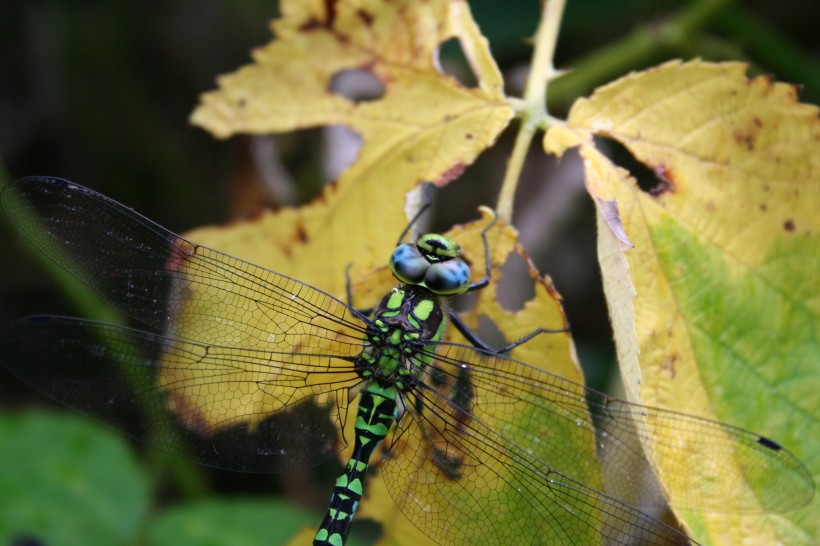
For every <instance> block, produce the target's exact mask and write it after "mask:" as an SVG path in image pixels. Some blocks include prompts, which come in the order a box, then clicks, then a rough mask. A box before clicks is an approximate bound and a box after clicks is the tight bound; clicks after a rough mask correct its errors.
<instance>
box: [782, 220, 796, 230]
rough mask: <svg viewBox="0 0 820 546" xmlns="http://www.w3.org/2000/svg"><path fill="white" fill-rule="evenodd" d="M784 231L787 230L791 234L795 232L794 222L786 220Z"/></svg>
mask: <svg viewBox="0 0 820 546" xmlns="http://www.w3.org/2000/svg"><path fill="white" fill-rule="evenodd" d="M783 229H785V230H786V231H789V232H792V231H794V230H795V225H794V220H791V219H789V220H786V221H785V222H783Z"/></svg>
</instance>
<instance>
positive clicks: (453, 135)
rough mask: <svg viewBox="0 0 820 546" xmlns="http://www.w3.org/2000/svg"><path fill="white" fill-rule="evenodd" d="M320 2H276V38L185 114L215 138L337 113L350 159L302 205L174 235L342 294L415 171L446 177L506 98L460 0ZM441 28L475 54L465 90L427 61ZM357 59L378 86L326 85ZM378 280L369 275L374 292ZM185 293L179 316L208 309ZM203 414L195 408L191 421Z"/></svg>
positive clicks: (369, 264)
mask: <svg viewBox="0 0 820 546" xmlns="http://www.w3.org/2000/svg"><path fill="white" fill-rule="evenodd" d="M327 9H328V7H327V5H325V4H322V3H319V4H311V5H307V4H304V3H302V2H283V5H282V11H283V14H284V18H283V19H281V20H278V21H276V22H274V23H273V30H274V32H275V33H276V35H277V39H276V40H275V41H273V42H272V43H271V44H269V45H268V46H266V47H264V48H262V49H260V50H258V51H256V52H255V61H256V62H255V64H252V65H249V66H246V67H244V68H241V69H240V70H239V71H237V72H236V73H234V74H231V75H228V76H224V77H223V78H221V79H220V90H218V91H213V92H210V93H207V94H205V95H204V96H203V97H202V104H201V105H200V106H199V107H198V108H197V109H196V111H195V112H194V113H193V115H192V120H193V122H194V123H196V124H199V125H202V126H203V127H206V128H207V129H209V130H211V131H212V132H213V133H214V134H216V135H218V136H228V135H230V134H233V133H236V132H263V133H270V132H275V131H287V130H293V129H297V128H302V127H308V126H312V125H319V124H321V125H331V124H340V123H343V124H346V125H348V126H350V127H351V128H352V129H354V130H355V131H357V132H358V133H359V134H360V135H361V136H362V139H363V143H362V149H361V152H360V155H359V157H358V158H357V160H356V161H355V162H354V164H353V165H352V166H351V167H350V168H349V169H348V170H347V171H346V172H345V173H344V174H343V175H342V176H341V178H340V179H339V180H338V181H336V183H335V184H334V185H332V186H330V187H328V189H327V190H326V191H325V192H324V193H323V195H322V196H321V197H320V198H319V199H317V200H316V201H314V202H313V203H311V204H309V205H307V206H305V207H302V208H299V209H290V208H288V209H283V210H280V211H277V212H266V213H262V214H260V215H259V216H257V217H256V218H253V219H251V220H249V221H247V222H241V223H235V224H232V225H230V226H227V227H217V228H203V229H198V230H195V231H193V232H191V233H189V234H188V236H189V237H190V239H191V240H193V241H196V242H197V243H200V244H203V245H206V246H209V247H213V248H218V249H220V250H222V251H225V252H227V253H229V254H232V255H236V256H241V257H243V258H246V259H247V260H249V261H252V262H253V263H255V264H259V265H261V266H263V267H265V268H268V269H272V270H274V271H277V272H280V273H283V274H286V275H290V276H293V277H295V278H297V279H299V280H302V281H304V282H307V283H309V284H312V285H314V286H317V287H321V288H322V289H323V290H325V291H327V292H329V293H330V294H333V295H336V296H338V297H342V298H344V296H345V271H346V268H347V267H348V266H350V270H349V275H350V278H351V279H353V280H354V281H355V280H357V279H361V278H365V276H366V275H367V273H368V272H370V271H372V270H373V269H374V268H376V267H377V266H381V265H383V264H384V263H386V261H387V259H388V257H389V256H390V253H391V252H392V249H393V248H394V246H395V243H396V237H397V236H398V234H399V233H401V230H402V228H403V227H404V224H405V222H406V220H405V216H404V215H403V208H404V207H403V205H404V200H405V195H406V194H407V192H408V191H409V190H410V189H412V188H413V187H414V186H415V185H416V184H418V182H419V181H422V180H434V181H437V182H438V183H439V184H445V183H447V182H449V181H450V180H451V179H452V178H453V177H454V176H456V175H457V174H458V173H460V171H461V169H463V168H464V166H466V165H468V164H470V163H471V162H472V161H474V159H475V157H476V156H477V155H478V153H480V151H481V150H483V149H484V148H485V147H487V146H489V145H490V144H491V143H492V142H493V141H494V139H495V138H496V136H497V135H498V133H499V132H500V131H501V130H502V129H503V128H504V127H505V126H506V124H507V122H508V121H509V119H510V117H511V116H512V110H511V109H510V107H509V106H508V105H507V104H506V103H505V102H504V101H503V96H502V95H501V83H500V82H501V80H500V75H499V73H498V70H497V68H495V66H494V65H493V64H492V62H491V61H492V58H491V57H490V55H489V51H488V48H487V43H486V40H485V39H484V38H483V37H482V36H481V35H480V34H479V33H478V31H477V28H476V25H475V23H474V22H473V21H472V18H471V16H470V13H469V9H468V8H467V7H466V5H464V4H463V3H461V2H447V1H437V2H430V3H425V4H420V3H416V2H405V3H392V2H365V3H361V4H358V3H355V2H342V3H338V4H334V10H331V11H327ZM451 37H457V38H458V39H459V40H461V41H462V43H464V44H465V50H467V51H469V52H471V54H470V55H469V57H470V58H473V59H476V65H475V66H476V72H477V76H479V77H481V78H483V79H481V80H480V82H481V83H480V85H479V87H478V88H476V89H467V88H464V87H463V86H461V85H460V84H459V83H458V82H457V81H455V80H454V79H452V78H450V77H448V76H445V75H442V74H441V73H439V72H438V70H437V68H436V66H435V55H434V53H435V52H436V50H437V48H438V47H439V45H440V43H441V42H443V41H446V40H447V39H449V38H451ZM357 68H358V69H366V70H368V71H370V72H371V73H372V74H373V75H374V76H375V77H376V78H378V80H379V81H380V82H381V84H382V85H383V87H384V96H383V97H382V98H380V99H377V100H372V101H366V102H360V103H354V102H353V101H351V100H348V99H347V98H345V97H343V96H341V95H336V94H334V93H332V92H330V91H329V89H330V86H331V79H332V78H333V77H334V76H335V75H337V74H339V73H341V72H343V71H345V70H351V69H357ZM385 279H389V277H386V278H385ZM387 282H392V281H389V280H386V281H385V282H384V283H383V284H375V285H374V286H375V287H377V288H378V289H379V290H381V291H382V292H381V293H382V294H383V293H384V290H386V287H387V286H389V284H387ZM194 296H195V297H193V298H191V299H190V300H189V302H188V305H194V306H196V310H191V312H190V313H189V316H197V315H202V314H205V315H210V314H213V313H218V312H220V311H219V309H218V304H215V305H214V304H212V303H211V302H210V301H209V300H208V299H207V297H206V296H207V294H201V295H194ZM378 297H380V295H379V296H375V297H374V298H372V299H369V300H365V299H364V298H360V297H357V298H356V301H355V302H354V304H355V305H356V306H357V307H362V308H367V307H371V306H373V305H375V304H376V303H377V302H378ZM212 306H213V309H211V307H212ZM179 327H180V331H183V332H184V330H185V328H191V327H196V326H195V324H189V325H185V324H182V325H180V326H179ZM248 341H251V340H248ZM256 342H258V340H257V341H256ZM179 379H180V378H178V377H177V376H170V377H167V378H166V379H165V380H166V381H168V382H172V381H177V380H179ZM252 384H253V383H252V382H249V383H248V385H249V386H252ZM222 396H223V395H222V393H221V392H208V393H207V394H206V395H205V398H203V399H202V400H197V401H192V400H190V399H180V400H177V401H176V403H177V404H179V405H180V407H185V408H186V410H188V411H191V410H192V409H193V408H194V407H202V408H209V407H219V406H218V405H217V406H215V405H214V403H213V402H214V401H215V400H221V397H222ZM240 398H241V400H239V399H237V400H236V401H235V403H234V406H235V407H232V412H236V414H237V419H246V418H250V416H251V415H257V416H259V415H260V413H259V412H260V408H265V409H266V410H271V411H276V409H277V405H276V403H274V402H273V401H272V400H269V399H268V400H260V399H257V398H253V397H250V396H244V397H240ZM206 411H207V410H206ZM213 418H215V416H214V417H213ZM213 418H212V417H210V416H208V415H207V413H205V414H202V415H199V416H198V421H201V423H210V422H211V421H212V420H213ZM258 418H259V417H256V418H255V419H258Z"/></svg>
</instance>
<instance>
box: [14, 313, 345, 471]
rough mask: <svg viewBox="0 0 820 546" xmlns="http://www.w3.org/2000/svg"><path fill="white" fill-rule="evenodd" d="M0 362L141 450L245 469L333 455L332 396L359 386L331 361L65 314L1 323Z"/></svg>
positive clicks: (340, 401)
mask: <svg viewBox="0 0 820 546" xmlns="http://www.w3.org/2000/svg"><path fill="white" fill-rule="evenodd" d="M0 355H2V358H3V360H4V365H5V366H6V367H7V368H8V369H9V370H11V371H12V372H13V373H14V374H15V375H17V376H18V377H20V378H21V379H22V380H23V381H25V382H26V383H28V384H30V385H32V386H33V387H35V388H37V389H38V390H40V391H42V392H44V393H45V394H47V395H49V396H50V397H52V398H54V399H56V400H58V401H60V402H62V403H65V404H67V405H69V406H71V407H73V408H76V409H77V410H79V411H81V412H83V413H86V414H88V415H91V416H93V417H95V418H97V419H100V420H101V421H103V422H105V423H107V424H109V425H111V426H113V427H115V428H117V429H119V430H122V431H123V432H125V433H126V434H128V435H130V436H132V437H134V438H136V439H138V440H140V441H142V442H145V443H146V444H149V445H152V446H154V447H156V448H158V449H160V450H162V451H165V452H168V453H172V454H175V455H180V456H183V457H186V458H190V459H193V460H195V461H198V462H201V463H203V464H207V465H210V466H216V467H220V468H226V469H232V470H242V471H252V472H280V471H287V470H290V469H292V468H296V467H301V466H307V465H312V464H317V463H319V462H322V461H324V460H326V459H328V458H329V457H331V456H332V455H333V454H334V453H335V452H336V451H338V450H339V448H340V447H341V442H340V441H339V440H340V439H339V437H338V434H339V431H341V430H343V421H344V419H345V418H346V392H344V391H339V390H338V389H345V388H346V387H350V386H352V385H353V384H355V383H357V382H358V381H360V379H359V378H358V376H357V375H356V374H355V373H353V372H352V371H350V370H349V367H350V366H349V362H343V363H342V364H344V365H345V367H346V368H348V370H347V373H344V372H342V371H341V368H340V366H339V365H336V364H334V363H333V362H332V361H333V360H335V358H334V357H332V356H325V357H322V358H319V357H317V356H315V355H298V354H293V353H276V352H271V351H268V352H264V351H255V350H238V349H235V348H233V347H224V346H207V345H203V344H201V343H197V342H194V341H189V340H184V339H179V338H174V337H169V336H163V335H158V334H152V333H149V332H143V331H139V330H133V329H130V328H125V327H121V326H115V325H111V324H103V323H97V322H91V321H86V320H81V319H74V318H65V317H50V316H38V317H30V318H26V319H20V320H17V321H14V322H11V323H8V324H6V325H4V326H2V327H0ZM334 369H335V371H334ZM169 371H171V372H172V373H169ZM240 393H241V394H240ZM203 408H207V410H203ZM203 411H207V413H206V414H203ZM332 421H335V423H333V422H332Z"/></svg>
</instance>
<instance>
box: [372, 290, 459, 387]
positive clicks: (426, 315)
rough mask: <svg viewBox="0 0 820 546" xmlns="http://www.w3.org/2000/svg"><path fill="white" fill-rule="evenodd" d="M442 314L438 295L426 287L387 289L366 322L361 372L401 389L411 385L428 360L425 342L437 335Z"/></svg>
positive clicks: (441, 327) (442, 325) (439, 332)
mask: <svg viewBox="0 0 820 546" xmlns="http://www.w3.org/2000/svg"><path fill="white" fill-rule="evenodd" d="M444 317H445V314H444V311H443V310H442V308H441V305H440V304H439V302H438V297H437V296H436V295H435V294H433V293H432V292H430V291H429V290H427V289H426V288H424V287H421V286H413V285H405V286H401V287H397V288H394V289H393V290H391V291H390V292H389V293H388V294H387V295H386V296H384V298H382V301H381V302H380V303H379V305H378V307H376V310H375V311H374V313H373V318H372V319H371V321H370V324H369V326H368V332H367V339H366V342H367V343H366V348H365V351H364V352H363V354H362V356H361V360H360V373H361V374H362V376H363V377H365V378H372V379H375V380H378V381H381V382H387V383H392V384H394V385H396V387H398V388H399V389H402V390H405V389H408V388H409V387H411V386H412V384H414V381H415V380H416V379H418V378H419V377H421V374H422V371H423V369H424V368H425V367H426V366H427V365H428V364H429V362H430V359H431V356H430V354H431V353H432V351H426V350H425V346H426V345H427V344H428V343H430V342H433V341H439V340H440V339H441V336H442V334H443V332H444V327H445V318H444ZM408 380H409V381H408Z"/></svg>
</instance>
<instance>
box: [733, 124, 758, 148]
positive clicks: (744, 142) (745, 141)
mask: <svg viewBox="0 0 820 546" xmlns="http://www.w3.org/2000/svg"><path fill="white" fill-rule="evenodd" d="M732 136H733V138H734V139H735V142H737V143H738V144H740V145H741V146H744V147H745V148H746V149H747V150H749V151H752V150H754V149H755V137H754V134H753V133H752V132H751V131H748V132H747V131H743V130H741V129H735V132H734V133H733V135H732Z"/></svg>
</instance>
